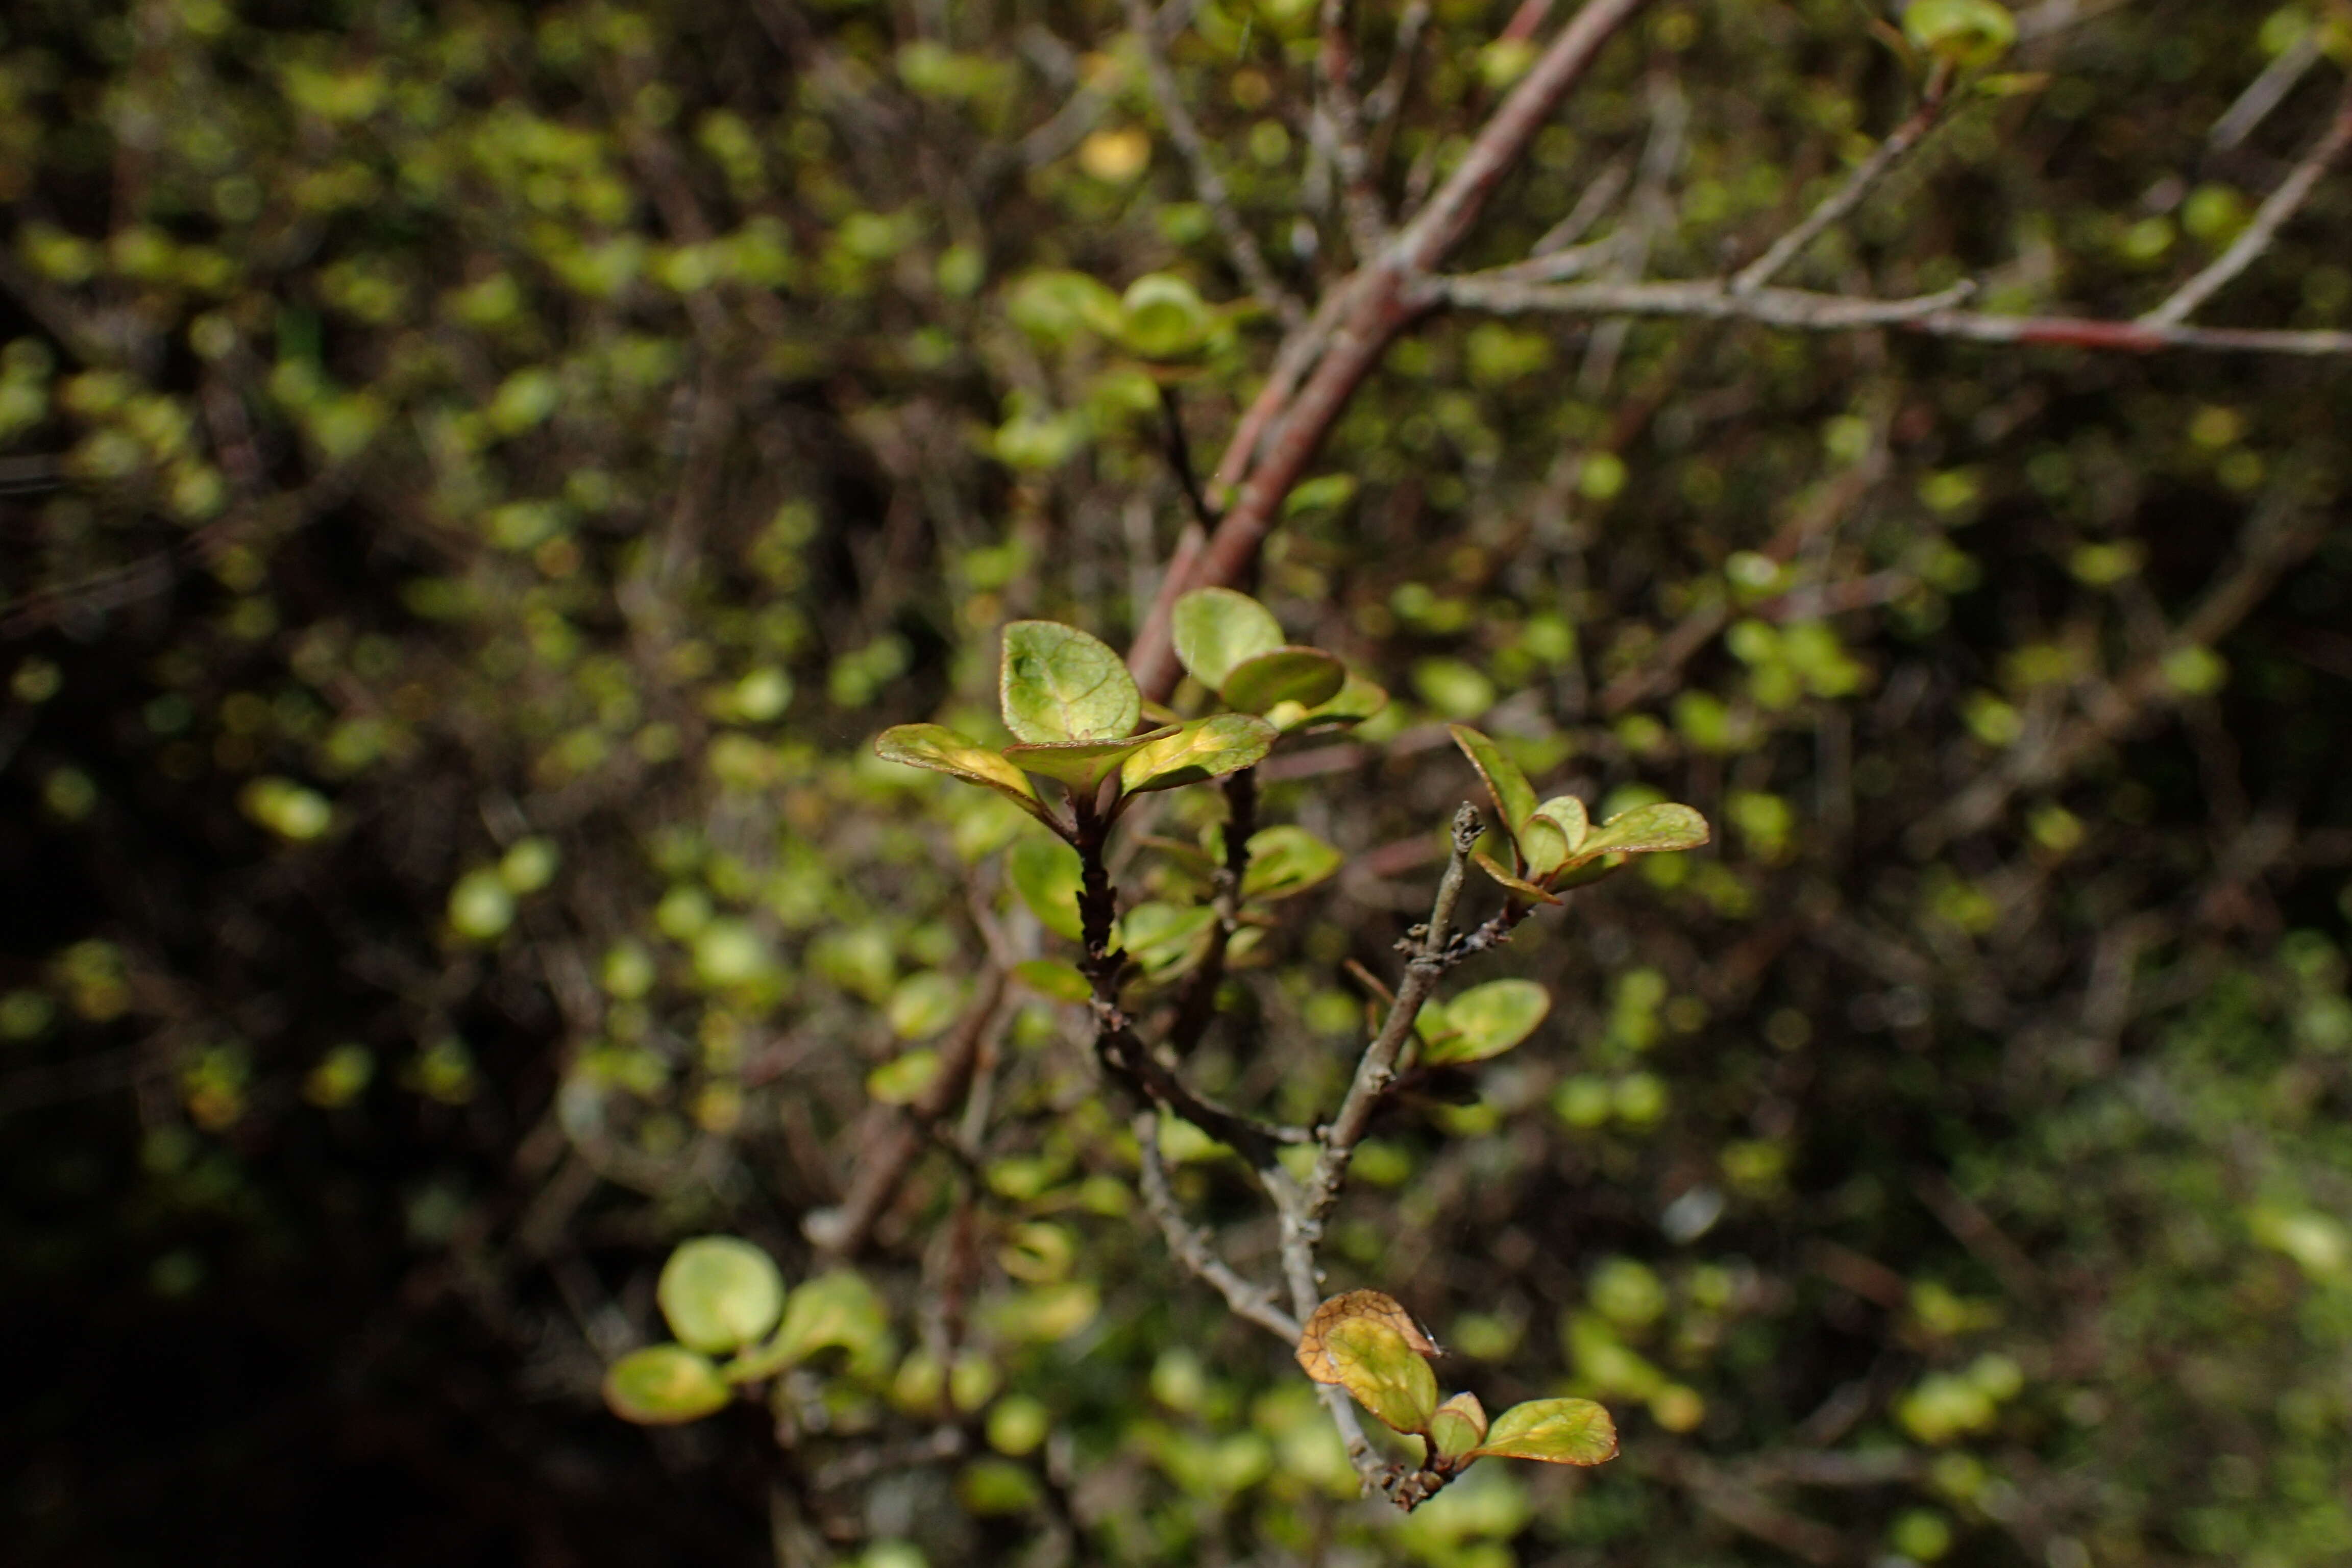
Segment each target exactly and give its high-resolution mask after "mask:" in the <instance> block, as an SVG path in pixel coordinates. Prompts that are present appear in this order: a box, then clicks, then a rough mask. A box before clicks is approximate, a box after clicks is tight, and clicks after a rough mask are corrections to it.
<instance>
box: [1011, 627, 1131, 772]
mask: <svg viewBox="0 0 2352 1568" xmlns="http://www.w3.org/2000/svg"><path fill="white" fill-rule="evenodd" d="M997 695H998V699H999V700H1000V702H1001V703H1002V705H1003V711H1004V727H1005V728H1006V729H1008V730H1010V731H1013V738H1014V739H1016V740H1021V741H1026V742H1030V743H1031V744H1033V745H1041V744H1042V745H1051V744H1055V743H1057V742H1068V741H1115V740H1122V739H1124V738H1126V736H1127V734H1128V732H1129V731H1131V730H1133V729H1134V728H1135V721H1137V720H1138V719H1139V718H1140V717H1141V716H1142V711H1143V696H1142V693H1140V692H1139V691H1138V690H1137V689H1136V687H1135V680H1134V678H1133V677H1131V676H1129V674H1128V673H1127V666H1126V664H1125V663H1123V662H1122V661H1121V660H1120V658H1119V657H1118V654H1116V653H1114V652H1113V651H1111V648H1110V646H1109V645H1108V644H1107V643H1105V642H1104V641H1102V639H1100V638H1099V637H1090V636H1088V635H1087V633H1085V632H1082V631H1080V630H1079V629H1078V628H1077V627H1076V626H1064V625H1062V624H1061V623H1060V622H1059V621H1015V622H1013V624H1012V625H1011V626H1007V627H1005V628H1004V660H1003V664H1002V665H1001V666H999V668H998V671H997Z"/></svg>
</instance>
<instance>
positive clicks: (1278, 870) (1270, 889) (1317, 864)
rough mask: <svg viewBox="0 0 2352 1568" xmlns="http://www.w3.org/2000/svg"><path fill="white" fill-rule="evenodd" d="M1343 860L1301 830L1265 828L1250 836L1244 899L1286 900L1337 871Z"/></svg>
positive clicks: (1243, 882) (1244, 880)
mask: <svg viewBox="0 0 2352 1568" xmlns="http://www.w3.org/2000/svg"><path fill="white" fill-rule="evenodd" d="M1345 859H1346V857H1345V856H1343V855H1341V854H1340V853H1339V851H1338V850H1337V849H1334V848H1333V847H1331V846H1329V845H1328V844H1326V843H1324V842H1323V840H1321V839H1320V838H1318V837H1315V835H1313V834H1312V833H1309V832H1307V829H1305V828H1303V827H1291V826H1281V827H1265V828H1260V829H1259V830H1258V831H1257V832H1255V833H1253V834H1251V835H1250V841H1249V869H1248V870H1246V871H1244V872H1243V873H1242V897H1243V898H1244V899H1286V898H1288V897H1290V896H1291V895H1292V894H1293V893H1303V892H1305V891H1306V890H1307V889H1309V888H1311V887H1313V886H1315V884H1316V883H1318V882H1320V881H1323V880H1325V879H1328V878H1329V877H1330V876H1331V874H1332V873H1333V872H1335V871H1337V870H1339V867H1340V865H1341V863H1342V862H1343V861H1344V860H1345Z"/></svg>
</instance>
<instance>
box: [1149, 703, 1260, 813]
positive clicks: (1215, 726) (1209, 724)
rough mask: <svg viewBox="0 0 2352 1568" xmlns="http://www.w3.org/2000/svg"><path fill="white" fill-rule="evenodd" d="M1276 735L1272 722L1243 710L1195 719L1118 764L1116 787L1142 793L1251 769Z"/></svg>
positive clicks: (1195, 782)
mask: <svg viewBox="0 0 2352 1568" xmlns="http://www.w3.org/2000/svg"><path fill="white" fill-rule="evenodd" d="M1275 738H1276V737H1275V731H1274V726H1273V725H1271V724H1268V723H1267V722H1266V721H1265V720H1263V719H1259V718H1256V717H1255V716H1253V715H1251V714H1247V713H1219V714H1217V715H1215V716H1214V717H1212V718H1208V719H1195V720H1194V721H1192V722H1191V723H1190V724H1187V725H1185V726H1184V727H1183V728H1181V729H1180V730H1178V731H1176V732H1175V733H1173V734H1171V735H1166V736H1163V737H1162V738H1160V739H1159V740H1156V741H1153V742H1151V743H1150V744H1149V745H1147V746H1145V747H1143V748H1142V749H1141V750H1140V751H1139V752H1136V753H1135V754H1134V755H1133V756H1131V757H1129V758H1128V759H1127V761H1126V762H1125V763H1122V764H1121V765H1120V767H1119V771H1118V782H1119V787H1120V788H1121V789H1122V790H1124V791H1126V792H1127V793H1128V794H1129V795H1140V794H1142V793H1143V792H1145V791H1147V790H1155V789H1174V788H1175V787H1176V786H1178V785H1179V784H1198V783H1200V782H1201V781H1202V779H1213V778H1217V777H1220V776H1221V775H1223V774H1225V773H1234V772H1236V771H1238V770H1239V769H1242V768H1246V767H1254V766H1255V765H1256V763H1258V761H1259V760H1260V759H1261V758H1263V757H1264V756H1265V753H1266V752H1268V751H1269V750H1271V749H1272V748H1273V745H1274V742H1275Z"/></svg>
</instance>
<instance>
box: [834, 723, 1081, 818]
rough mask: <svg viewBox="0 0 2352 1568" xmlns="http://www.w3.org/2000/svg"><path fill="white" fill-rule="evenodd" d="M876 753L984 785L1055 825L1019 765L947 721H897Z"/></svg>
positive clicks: (880, 739) (876, 744) (877, 742)
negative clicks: (925, 722) (960, 731)
mask: <svg viewBox="0 0 2352 1568" xmlns="http://www.w3.org/2000/svg"><path fill="white" fill-rule="evenodd" d="M874 754H875V755H876V756H877V757H880V758H881V759H882V760H883V761H884V762H886V763H903V764H905V765H906V766H908V767H910V768H929V770H930V771H931V772H933V773H946V774H947V775H948V776H950V778H959V779H961V780H963V782H964V783H966V784H984V785H986V786H987V787H988V788H990V789H992V790H994V791H996V792H997V793H998V794H1000V795H1003V796H1005V797H1006V798H1007V799H1009V800H1011V801H1012V802H1013V804H1014V805H1018V806H1019V807H1020V808H1021V809H1022V810H1024V811H1025V812H1027V813H1028V814H1029V815H1030V816H1034V817H1035V818H1036V819H1037V820H1038V821H1040V822H1043V823H1045V824H1046V825H1047V826H1052V825H1053V821H1054V816H1053V813H1051V812H1049V811H1047V810H1046V809H1045V802H1043V801H1041V800H1039V799H1038V798H1037V792H1036V791H1035V790H1034V789H1032V788H1031V787H1030V786H1029V781H1028V779H1027V778H1025V777H1024V776H1023V775H1022V772H1021V770H1020V769H1019V768H1017V767H1014V766H1013V764H1012V763H1008V762H1006V761H1005V760H1004V759H1003V757H1001V756H999V755H997V753H995V752H992V751H990V750H989V749H988V748H987V747H986V746H983V745H981V744H979V743H978V742H973V741H969V740H966V739H965V738H964V737H963V736H961V735H959V734H957V733H956V732H955V731H953V730H950V729H949V728H948V727H947V726H946V725H945V724H897V725H893V726H892V727H891V728H889V729H887V730H885V731H882V733H881V734H880V735H879V736H877V738H876V739H875V742H874Z"/></svg>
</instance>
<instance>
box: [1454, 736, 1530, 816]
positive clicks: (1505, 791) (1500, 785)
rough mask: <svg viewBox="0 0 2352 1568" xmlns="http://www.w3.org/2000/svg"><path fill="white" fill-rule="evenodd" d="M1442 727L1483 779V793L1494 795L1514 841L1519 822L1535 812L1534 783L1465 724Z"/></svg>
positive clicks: (1484, 738) (1484, 737) (1489, 742)
mask: <svg viewBox="0 0 2352 1568" xmlns="http://www.w3.org/2000/svg"><path fill="white" fill-rule="evenodd" d="M1445 729H1446V732H1447V733H1448V734H1450V735H1452V736H1453V737H1454V744H1455V745H1457V746H1459V747H1461V748H1462V754H1463V755H1464V756H1465V757H1468V758H1469V759H1470V765H1471V766H1472V767H1474V768H1476V769H1477V770H1478V776H1479V777H1480V778H1482V779H1485V780H1486V793H1487V794H1488V795H1492V796H1494V799H1495V809H1496V811H1498V812H1500V813H1501V814H1502V816H1503V826H1504V829H1505V830H1506V831H1507V832H1508V833H1510V834H1512V835H1513V836H1514V837H1513V842H1515V843H1516V842H1517V833H1518V828H1519V824H1520V823H1522V822H1525V821H1526V820H1527V819H1528V817H1529V816H1533V815H1534V814H1535V809H1536V792H1535V786H1534V785H1533V784H1529V783H1528V775H1527V774H1525V773H1521V772H1520V771H1519V765H1518V764H1517V763H1515V762H1513V761H1511V759H1510V758H1508V757H1507V756H1505V755H1503V753H1502V751H1501V749H1500V748H1498V747H1497V746H1496V744H1495V742H1492V741H1490V740H1488V739H1487V738H1486V736H1484V735H1482V734H1480V733H1479V732H1478V731H1475V730H1473V729H1472V728H1470V726H1469V725H1467V724H1448V725H1447V726H1446V727H1445Z"/></svg>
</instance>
